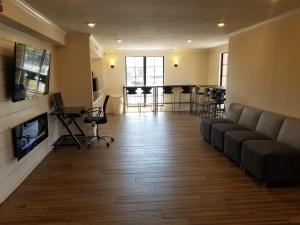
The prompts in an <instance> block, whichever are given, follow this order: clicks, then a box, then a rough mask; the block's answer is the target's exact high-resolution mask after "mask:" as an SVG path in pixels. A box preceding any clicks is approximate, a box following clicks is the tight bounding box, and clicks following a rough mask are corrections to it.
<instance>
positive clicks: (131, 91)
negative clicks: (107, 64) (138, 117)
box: [126, 87, 141, 112]
mask: <svg viewBox="0 0 300 225" xmlns="http://www.w3.org/2000/svg"><path fill="white" fill-rule="evenodd" d="M128 96H135V99H136V100H137V101H135V102H137V105H135V104H132V105H130V103H129V101H128ZM126 106H127V110H128V107H129V106H137V107H138V110H139V112H140V111H141V109H140V102H139V99H138V93H137V87H126Z"/></svg>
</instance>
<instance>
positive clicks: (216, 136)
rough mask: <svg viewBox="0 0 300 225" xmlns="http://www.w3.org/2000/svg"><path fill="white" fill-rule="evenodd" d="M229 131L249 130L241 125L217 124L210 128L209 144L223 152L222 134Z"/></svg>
mask: <svg viewBox="0 0 300 225" xmlns="http://www.w3.org/2000/svg"><path fill="white" fill-rule="evenodd" d="M230 130H249V129H248V128H245V127H244V126H242V125H239V124H234V123H217V124H213V125H212V127H211V144H212V145H213V146H215V147H217V148H218V149H219V150H220V151H221V152H223V151H224V134H225V132H227V131H230Z"/></svg>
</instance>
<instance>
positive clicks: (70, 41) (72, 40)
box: [55, 34, 93, 108]
mask: <svg viewBox="0 0 300 225" xmlns="http://www.w3.org/2000/svg"><path fill="white" fill-rule="evenodd" d="M89 38H90V35H88V34H69V35H67V38H66V43H67V45H66V46H60V47H56V53H55V54H57V61H56V62H55V63H56V64H57V68H58V71H57V72H58V74H59V76H58V77H59V78H58V79H59V85H60V89H61V92H62V95H63V100H64V103H65V105H68V106H85V107H86V108H90V107H92V104H93V99H92V98H93V94H92V75H91V63H90V45H89Z"/></svg>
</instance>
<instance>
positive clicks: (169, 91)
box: [163, 86, 175, 112]
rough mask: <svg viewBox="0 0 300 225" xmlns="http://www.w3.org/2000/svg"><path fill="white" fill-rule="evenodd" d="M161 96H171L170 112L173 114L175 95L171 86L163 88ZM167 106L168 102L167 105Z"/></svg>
mask: <svg viewBox="0 0 300 225" xmlns="http://www.w3.org/2000/svg"><path fill="white" fill-rule="evenodd" d="M163 95H169V96H171V104H172V112H175V95H174V92H173V87H172V86H163ZM167 104H169V102H168V103H167Z"/></svg>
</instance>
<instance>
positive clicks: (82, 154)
mask: <svg viewBox="0 0 300 225" xmlns="http://www.w3.org/2000/svg"><path fill="white" fill-rule="evenodd" d="M199 123H200V121H199V119H198V118H197V117H195V116H192V115H190V114H184V113H182V114H178V113H174V114H166V113H165V114H159V115H157V116H153V114H141V115H139V114H130V115H126V116H111V117H109V123H108V124H107V125H105V126H103V127H102V130H103V132H104V133H110V134H113V135H114V136H115V143H114V144H112V146H111V147H110V148H106V147H105V144H103V143H102V144H98V143H96V144H94V145H93V147H92V148H91V149H87V148H85V149H82V150H81V151H78V150H63V151H62V150H58V151H57V152H52V153H51V154H50V155H49V156H48V157H47V158H46V159H45V160H44V161H43V162H42V163H41V164H40V165H39V166H38V168H36V169H35V170H34V172H33V173H32V174H31V175H30V176H29V177H28V178H27V179H26V180H25V182H24V183H23V184H22V185H21V186H20V187H19V188H18V189H17V190H16V191H15V192H14V193H13V194H12V195H11V196H10V197H9V199H8V200H7V201H6V202H4V204H2V205H1V207H0V224H1V225H46V224H47V225H157V224H165V225H187V224H190V225H192V224H193V225H208V224H209V225H219V224H228V225H235V224H246V225H249V224H270V225H278V224H281V225H288V224H300V187H277V188H275V187H273V188H265V187H263V186H261V185H259V184H258V183H257V182H256V181H255V180H254V179H253V178H252V177H250V176H247V175H245V174H244V173H243V172H242V171H241V170H240V169H239V168H238V167H237V166H236V165H234V164H233V163H232V162H230V161H229V160H227V159H226V158H225V157H224V156H222V154H220V153H218V152H217V151H216V150H214V149H213V148H212V147H210V146H209V145H208V144H207V143H205V142H204V141H203V140H202V138H201V136H200V132H199Z"/></svg>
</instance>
